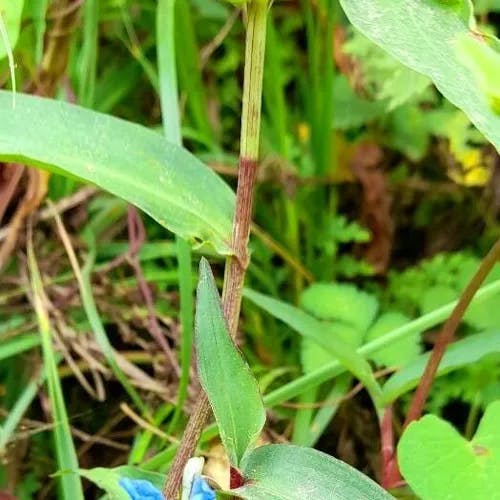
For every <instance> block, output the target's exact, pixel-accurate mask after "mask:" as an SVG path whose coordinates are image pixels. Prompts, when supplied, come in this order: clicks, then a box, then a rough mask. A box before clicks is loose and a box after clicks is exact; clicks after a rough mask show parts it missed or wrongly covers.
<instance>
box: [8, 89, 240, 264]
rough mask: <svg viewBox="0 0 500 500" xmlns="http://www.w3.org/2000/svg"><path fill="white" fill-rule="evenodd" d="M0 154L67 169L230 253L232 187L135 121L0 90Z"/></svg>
mask: <svg viewBox="0 0 500 500" xmlns="http://www.w3.org/2000/svg"><path fill="white" fill-rule="evenodd" d="M0 123H1V126H0V161H14V162H20V163H25V164H27V165H30V166H34V167H39V168H43V169H46V170H50V171H52V172H57V173H61V174H65V175H69V176H72V177H75V178H79V179H82V180H84V181H87V182H90V183H93V184H97V185H98V186H99V187H101V188H103V189H105V190H107V191H109V192H111V193H113V194H115V195H116V196H119V197H121V198H123V199H125V200H127V201H128V202H130V203H132V204H134V205H136V206H138V207H139V208H141V209H142V210H144V211H145V212H146V213H148V214H149V215H150V216H151V217H153V218H154V219H156V220H157V221H158V222H159V223H160V224H162V225H163V226H165V227H166V228H168V229H170V230H171V231H173V232H174V233H176V234H178V235H179V236H181V237H183V238H185V239H187V240H188V241H190V242H191V243H207V242H208V243H210V244H211V245H212V246H213V247H214V248H215V249H216V250H217V251H218V252H219V253H222V254H229V253H230V247H229V243H228V242H229V241H230V237H231V227H232V215H233V209H234V194H233V193H232V192H231V189H230V188H229V187H228V186H227V185H226V184H225V183H224V181H222V179H220V178H219V177H218V176H217V175H216V174H215V173H214V172H212V171H211V170H210V169H209V168H208V167H206V166H205V165H203V163H201V162H200V161H199V160H198V159H196V158H195V157H194V156H193V155H191V154H190V153H188V152H187V151H186V150H185V149H183V148H181V147H180V146H176V145H174V144H171V143H169V142H167V141H166V140H165V139H164V138H163V137H162V136H161V135H160V134H157V133H155V132H153V131H151V130H148V129H146V128H145V127H142V126H140V125H137V124H133V123H130V122H126V121H124V120H121V119H118V118H114V117H112V116H109V115H104V114H100V113H96V112H94V111H89V110H86V109H83V108H80V107H78V106H73V105H70V104H66V103H63V102H58V101H54V100H50V99H42V98H39V97H33V96H28V95H24V94H20V95H17V97H16V107H15V109H13V108H12V97H11V94H10V93H9V92H5V91H0Z"/></svg>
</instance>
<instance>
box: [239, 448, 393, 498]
mask: <svg viewBox="0 0 500 500" xmlns="http://www.w3.org/2000/svg"><path fill="white" fill-rule="evenodd" d="M243 476H244V478H245V483H246V484H245V486H243V487H242V488H239V489H237V490H234V491H235V493H237V494H238V496H239V497H241V498H246V499H249V500H304V499H306V498H310V499H318V500H319V499H321V500H364V499H369V500H388V499H391V498H393V497H392V496H391V495H389V494H388V493H387V492H386V491H384V490H383V489H382V488H381V487H380V486H378V485H377V484H376V483H374V482H373V481H372V480H371V479H369V478H368V477H366V476H364V475H363V474H361V472H359V471H357V470H356V469H354V468H352V467H350V466H349V465H347V464H345V463H344V462H341V461H340V460H337V459H335V458H333V457H331V456H329V455H326V454H325V453H321V452H319V451H316V450H313V449H311V448H302V447H300V446H291V445H269V446H263V447H261V448H257V449H256V450H254V451H253V452H252V453H251V454H250V455H249V457H248V459H247V460H245V465H244V468H243Z"/></svg>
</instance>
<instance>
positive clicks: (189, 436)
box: [163, 0, 268, 500]
mask: <svg viewBox="0 0 500 500" xmlns="http://www.w3.org/2000/svg"><path fill="white" fill-rule="evenodd" d="M267 11H268V0H252V1H251V2H250V3H249V4H248V26H247V38H246V54H245V80H244V88H243V109H242V124H241V145H240V164H239V172H238V188H237V192H236V211H235V215H234V221H233V236H232V250H233V255H231V256H229V257H228V259H227V260H226V268H225V274H224V287H223V292H222V305H223V310H224V314H225V316H226V320H227V323H228V328H229V331H230V333H231V336H232V337H233V338H234V336H235V334H236V331H237V327H238V319H239V315H240V308H241V296H242V289H243V283H244V280H245V273H246V270H247V267H248V262H249V257H248V250H247V247H248V239H249V235H250V223H251V218H252V200H253V190H254V185H255V178H256V173H257V162H258V157H259V139H260V121H261V107H262V85H263V74H264V54H265V45H266V23H267ZM209 414H210V404H209V401H208V398H207V396H206V394H205V393H204V392H203V391H201V392H200V395H199V397H198V400H197V404H196V406H195V408H194V410H193V412H192V414H191V417H190V419H189V422H188V425H187V427H186V430H185V432H184V435H183V438H182V441H181V444H180V447H179V451H178V452H177V455H176V457H175V460H174V462H173V464H172V467H171V469H170V473H169V475H168V478H167V482H166V484H165V488H164V490H163V494H164V495H165V497H166V498H168V499H170V500H172V499H174V498H177V495H178V492H179V487H180V484H181V480H182V473H183V470H184V466H185V464H186V462H187V460H189V458H190V457H191V456H192V455H193V454H194V452H195V449H196V445H197V443H198V440H199V438H200V435H201V433H202V431H203V428H204V425H205V423H206V421H207V419H208V416H209Z"/></svg>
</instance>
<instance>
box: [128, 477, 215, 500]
mask: <svg viewBox="0 0 500 500" xmlns="http://www.w3.org/2000/svg"><path fill="white" fill-rule="evenodd" d="M119 484H120V486H121V487H122V488H123V489H124V490H125V491H126V492H127V493H128V494H129V496H130V498H131V500H164V498H163V495H162V493H161V491H160V490H159V489H158V488H156V487H155V486H153V484H152V483H150V482H149V481H145V480H144V479H129V478H128V477H122V478H121V479H120V481H119ZM214 498H215V497H214Z"/></svg>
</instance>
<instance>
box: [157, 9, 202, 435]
mask: <svg viewBox="0 0 500 500" xmlns="http://www.w3.org/2000/svg"><path fill="white" fill-rule="evenodd" d="M175 5H176V0H159V2H158V9H157V19H156V30H157V39H158V42H157V52H158V69H159V71H158V73H159V84H160V101H161V109H162V120H163V131H164V134H165V137H166V139H167V140H169V141H171V142H172V143H174V144H177V145H179V146H181V145H182V133H181V118H180V113H179V96H178V83H177V67H176V51H175V12H176V9H175ZM176 251H177V263H178V267H179V292H180V323H181V332H182V340H181V376H180V380H179V391H178V400H177V407H176V410H175V412H174V415H173V417H172V420H171V423H170V427H169V430H172V429H175V426H176V425H177V422H178V421H179V418H180V416H181V414H182V407H183V404H184V401H185V400H186V397H187V391H188V385H189V369H190V367H191V357H192V350H193V309H194V301H193V281H192V267H191V257H192V256H191V248H190V247H189V245H188V244H187V242H186V241H185V240H183V239H182V238H179V237H177V239H176Z"/></svg>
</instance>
